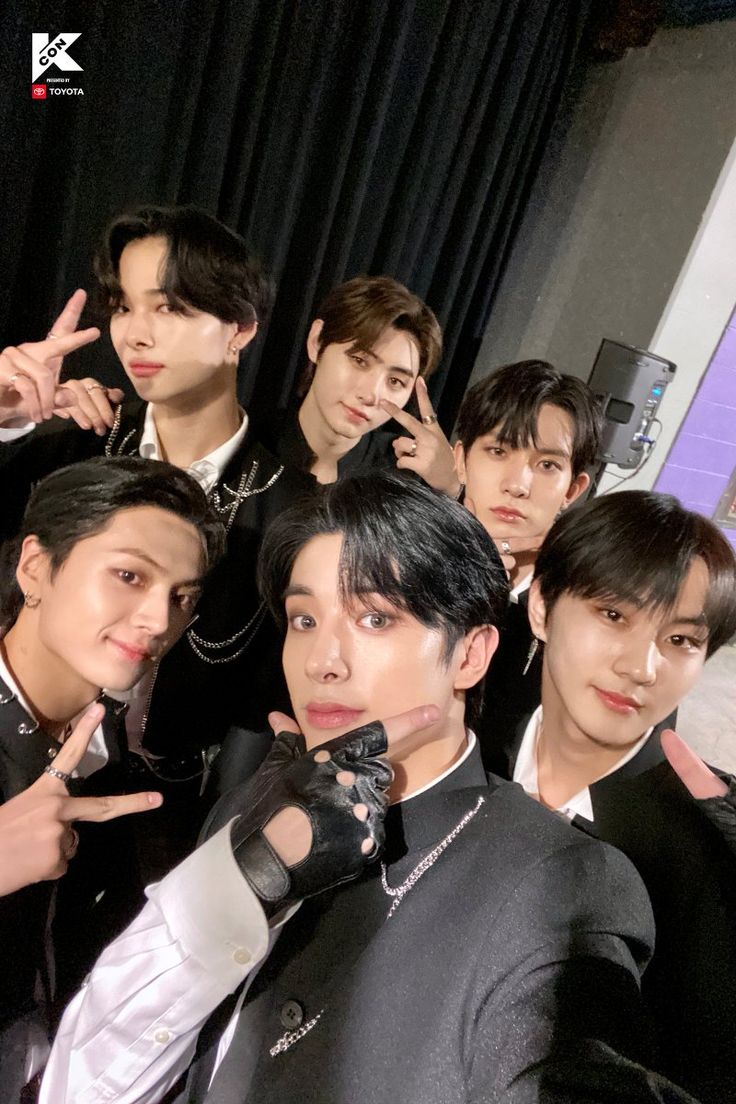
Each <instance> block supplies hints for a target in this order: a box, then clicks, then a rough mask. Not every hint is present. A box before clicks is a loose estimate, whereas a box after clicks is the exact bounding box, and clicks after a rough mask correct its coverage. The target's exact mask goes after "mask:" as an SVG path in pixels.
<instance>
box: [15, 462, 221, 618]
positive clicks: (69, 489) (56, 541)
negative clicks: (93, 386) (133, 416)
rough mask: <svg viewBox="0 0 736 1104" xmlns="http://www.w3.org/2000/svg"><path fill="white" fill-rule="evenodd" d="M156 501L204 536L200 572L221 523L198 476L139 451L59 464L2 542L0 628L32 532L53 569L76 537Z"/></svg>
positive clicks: (215, 554)
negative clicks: (14, 534) (13, 533)
mask: <svg viewBox="0 0 736 1104" xmlns="http://www.w3.org/2000/svg"><path fill="white" fill-rule="evenodd" d="M139 506H157V507H158V508H159V509H161V510H167V511H168V512H169V513H172V514H176V516H177V517H180V518H183V519H184V521H188V522H189V523H190V524H191V525H193V526H194V527H195V528H196V529H197V530H198V532H199V535H200V537H201V540H202V575H205V574H206V572H207V571H209V570H210V568H212V567H213V566H214V564H215V563H216V562H217V560H218V559H219V558H220V556H221V555H222V553H223V551H224V548H225V531H224V528H223V526H222V523H221V522H220V519H219V518H218V517H217V514H215V512H214V511H213V510H212V507H211V506H210V505H209V503H208V501H207V498H206V496H205V494H204V491H203V490H202V488H201V487H200V486H199V484H198V483H197V482H196V481H195V480H194V479H192V477H191V476H190V475H187V473H186V472H184V471H181V469H180V468H175V467H174V466H173V465H172V464H165V463H163V462H161V461H158V460H144V459H142V458H141V457H140V456H120V457H115V458H111V459H108V458H106V457H103V456H98V457H95V458H94V459H92V460H84V461H82V462H81V463H79V464H71V465H70V466H69V467H67V468H60V469H59V470H58V471H56V472H54V473H53V474H52V475H49V476H47V477H46V479H44V480H42V481H41V483H39V484H38V486H37V487H36V488H35V489H34V491H33V494H32V495H31V497H30V498H29V500H28V505H27V506H26V511H25V514H24V515H23V521H22V523H21V528H20V532H19V534H18V536H17V537H15V538H14V539H13V540H11V541H6V542H5V544H3V546H2V548H0V630H2V631H7V629H9V628H10V626H11V625H12V624H13V622H14V621H15V619H16V618H17V616H18V613H19V612H20V608H21V606H22V604H23V595H22V594H21V591H20V587H19V586H18V583H17V580H16V578H15V570H16V567H17V565H18V559H19V556H20V548H21V545H22V543H23V541H24V540H25V538H26V537H27V536H30V535H31V534H33V535H35V536H36V537H37V538H38V540H39V542H40V544H41V546H42V547H43V548H44V549H45V551H46V552H47V553H48V554H49V557H50V563H51V572H52V577H53V574H55V573H56V572H57V571H58V570H59V568H60V567H61V566H62V564H63V563H64V561H65V560H66V559H67V557H68V556H69V554H70V553H71V551H72V549H73V548H74V546H75V545H76V544H78V543H79V541H82V540H85V539H86V538H87V537H93V536H94V535H95V534H96V533H100V532H102V530H103V529H105V528H106V526H107V525H108V524H109V522H110V521H112V519H113V517H114V516H115V514H117V513H118V512H119V511H120V510H129V509H133V508H134V507H139Z"/></svg>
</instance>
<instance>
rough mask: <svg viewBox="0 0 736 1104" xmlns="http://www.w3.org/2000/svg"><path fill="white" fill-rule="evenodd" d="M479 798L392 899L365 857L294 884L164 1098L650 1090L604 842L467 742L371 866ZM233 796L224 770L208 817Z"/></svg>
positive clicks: (647, 1094)
mask: <svg viewBox="0 0 736 1104" xmlns="http://www.w3.org/2000/svg"><path fill="white" fill-rule="evenodd" d="M481 798H482V804H481V805H480V806H479V807H478V809H477V812H476V813H475V815H472V816H471V817H470V819H469V820H467V822H466V823H465V826H464V827H463V828H462V829H461V830H460V831H459V832H457V834H456V836H455V838H454V839H453V840H452V841H451V842H450V843H449V845H448V846H447V849H446V851H445V852H444V853H442V854H440V855H439V856H438V857H436V861H434V862H433V863H431V864H430V865H429V867H428V869H427V870H426V872H425V873H424V874H423V875H422V876H421V877H420V878H419V879H418V880H417V881H416V883H415V884H414V886H413V888H411V889H410V890H409V891H408V893H407V894H406V896H405V897H404V899H403V900H402V902H401V904H400V906H399V907H398V908H397V909H396V910H395V912H394V914H393V915H391V916H390V917H389V915H388V914H389V909H390V906H391V898H390V897H388V896H387V895H386V893H385V892H384V889H383V888H382V884H381V875H380V868H379V867H378V865H375V866H373V867H371V868H369V870H368V872H367V873H366V875H364V876H363V877H362V878H360V879H359V880H357V881H356V882H353V883H350V884H348V885H345V886H342V887H339V888H337V889H335V890H334V891H331V892H329V893H326V894H323V895H321V896H320V897H317V898H315V899H313V900H311V901H307V902H305V903H303V904H302V906H301V908H300V910H299V912H298V913H297V914H296V916H295V917H293V918H292V919H291V920H290V921H289V922H288V923H287V925H286V927H285V930H284V931H283V932H282V934H281V936H280V938H279V940H278V942H277V943H276V946H275V948H274V950H273V951H272V952H271V955H270V957H269V958H268V960H267V961H266V963H265V965H264V966H263V967H262V968H261V970H260V971H259V973H258V974H257V976H256V978H255V980H254V982H253V984H252V986H251V989H250V990H249V992H248V995H247V997H246V1001H245V1006H244V1008H243V1011H242V1012H241V1014H240V1017H239V1022H238V1028H237V1030H236V1034H235V1038H234V1040H233V1043H232V1046H231V1048H230V1051H229V1052H228V1054H227V1056H226V1058H225V1061H224V1063H223V1065H222V1066H221V1067H220V1069H219V1070H218V1071H217V1074H216V1077H215V1080H214V1082H213V1085H212V1088H211V1089H208V1083H209V1079H210V1074H211V1070H212V1066H213V1061H214V1053H215V1050H216V1047H217V1042H218V1039H219V1036H220V1034H221V1031H222V1029H223V1027H224V1025H225V1024H226V1023H227V1020H228V1017H229V1015H230V1012H231V1009H232V1007H233V1001H234V998H233V1000H231V1001H229V1002H226V1005H225V1006H224V1007H223V1008H222V1009H221V1011H220V1013H219V1014H218V1013H216V1014H215V1016H214V1017H213V1018H212V1020H211V1021H210V1023H209V1024H208V1025H207V1027H206V1028H205V1030H204V1031H203V1032H202V1035H201V1037H200V1047H199V1058H198V1060H197V1062H196V1063H195V1066H194V1067H193V1070H192V1073H191V1076H190V1080H189V1083H188V1086H187V1088H186V1090H185V1092H184V1094H183V1095H182V1096H181V1098H180V1099H181V1101H182V1102H183V1101H186V1102H188V1104H201V1102H203V1101H206V1102H207V1104H246V1102H251V1101H254V1102H255V1101H258V1102H259V1104H271V1102H274V1104H275V1102H277V1101H278V1102H279V1104H282V1102H283V1101H287V1100H294V1101H296V1100H298V1101H299V1104H313V1102H314V1104H316V1102H318V1104H332V1102H334V1104H348V1102H350V1104H352V1102H356V1104H357V1102H361V1104H395V1101H396V1100H399V1099H400V1100H401V1101H402V1102H404V1104H460V1102H462V1104H467V1102H481V1101H483V1102H494V1101H498V1102H501V1101H503V1102H504V1104H521V1102H525V1104H526V1102H529V1101H541V1100H545V1101H559V1102H560V1104H561V1102H563V1101H564V1102H565V1104H570V1101H572V1100H575V1101H578V1102H580V1104H582V1102H585V1101H591V1102H592V1101H596V1102H599V1101H604V1100H605V1101H609V1102H613V1101H626V1102H627V1104H631V1101H640V1100H641V1101H645V1100H646V1101H653V1100H664V1099H665V1097H664V1096H661V1097H660V1096H659V1095H657V1093H656V1091H655V1090H654V1087H653V1085H652V1082H651V1079H650V1078H649V1076H648V1075H647V1074H646V1073H644V1071H643V1070H642V1069H641V1068H640V1067H638V1066H635V1065H633V1064H632V1062H631V1059H633V1060H636V1059H641V1060H643V1061H644V1062H646V1061H647V1059H648V1057H649V1054H648V1046H647V1037H646V1031H645V1029H644V1024H643V1017H642V1008H641V1002H640V997H639V991H638V980H639V969H640V967H641V966H643V964H644V963H645V962H646V960H647V958H648V956H649V952H650V948H651V938H652V926H651V913H650V908H649V903H648V901H647V898H646V894H645V892H644V889H643V886H642V885H641V882H640V880H639V879H638V878H637V877H636V875H635V873H634V871H633V870H632V868H631V866H630V864H629V863H628V861H627V860H626V859H625V858H624V857H623V856H622V855H621V854H620V853H619V852H617V851H615V850H613V849H611V848H606V847H604V846H602V845H600V844H598V843H597V842H596V841H593V840H588V839H586V837H585V836H583V835H582V833H578V834H576V833H575V832H574V831H573V830H572V829H571V828H570V826H569V825H567V824H565V823H564V822H562V821H561V820H560V819H559V818H557V817H555V816H554V815H553V814H551V813H549V812H547V811H546V810H545V809H542V808H541V807H540V806H537V805H535V804H534V803H533V802H531V801H529V800H528V799H527V798H526V797H525V796H524V794H523V792H522V791H521V789H520V788H519V787H517V786H511V785H504V784H502V783H499V781H498V780H494V779H491V780H490V782H489V781H488V780H487V778H486V776H485V774H484V772H483V770H482V767H481V763H480V759H479V756H478V755H477V753H475V754H474V755H471V757H469V759H468V760H467V761H466V762H465V763H464V764H463V765H462V766H461V767H460V768H458V770H457V771H455V772H454V773H453V774H452V775H451V776H450V777H449V778H448V779H446V780H445V781H444V782H443V783H440V784H439V785H438V786H437V787H435V788H433V789H432V790H430V791H429V792H428V793H426V794H424V795H420V796H418V797H416V798H414V799H412V800H411V801H408V802H406V803H404V804H401V805H398V806H394V807H392V809H390V810H389V814H388V818H387V841H388V842H387V850H386V853H385V861H386V864H387V868H388V870H387V878H388V883H389V885H391V886H393V887H395V886H397V885H399V884H401V883H402V882H403V881H404V880H405V879H406V878H407V877H408V876H409V874H410V873H411V872H412V871H413V870H414V869H415V868H416V866H417V865H418V863H419V862H420V861H421V860H423V859H424V858H425V857H427V856H428V855H430V854H431V852H432V851H433V849H434V848H435V847H437V845H438V844H440V843H441V841H443V840H444V839H446V838H447V836H448V835H449V834H450V833H452V832H453V830H454V829H456V828H457V826H458V824H459V823H460V822H461V821H462V820H463V818H465V817H466V815H467V814H468V813H472V812H473V810H475V809H476V807H477V806H478V802H479V800H480V799H481ZM243 799H244V794H243V791H242V789H241V790H239V791H235V792H234V793H233V794H231V795H228V796H226V797H225V798H224V799H223V800H222V801H221V802H220V803H219V805H218V806H217V807H216V809H215V811H214V815H213V817H212V818H211V821H210V823H209V825H208V831H210V832H214V831H216V830H217V829H218V828H219V827H220V826H221V825H222V824H224V823H226V822H227V820H228V819H229V818H230V817H231V816H232V815H233V814H235V813H236V812H237V811H238V809H239V808H240V805H241V802H242V801H243ZM294 1031H295V1032H296V1034H294V1035H293V1036H292V1032H294ZM288 1044H291V1045H288ZM623 1054H626V1055H627V1056H628V1059H629V1060H628V1061H627V1060H625V1059H624V1058H623V1057H622V1055H623ZM667 1099H669V1100H671V1101H674V1100H676V1099H677V1100H679V1099H681V1097H680V1096H677V1095H674V1094H673V1095H672V1096H670V1097H668V1098H667Z"/></svg>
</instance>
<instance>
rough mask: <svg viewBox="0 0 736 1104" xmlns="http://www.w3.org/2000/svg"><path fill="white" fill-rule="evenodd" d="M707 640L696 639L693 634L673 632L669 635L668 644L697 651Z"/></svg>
mask: <svg viewBox="0 0 736 1104" xmlns="http://www.w3.org/2000/svg"><path fill="white" fill-rule="evenodd" d="M706 643H707V641H705V640H698V639H697V637H694V636H685V635H684V634H683V633H673V635H672V636H671V637H670V644H673V645H674V646H675V648H679V649H682V650H687V651H693V652H699V651H701V649H702V648H704V647H705V645H706Z"/></svg>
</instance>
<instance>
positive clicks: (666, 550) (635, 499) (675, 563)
mask: <svg viewBox="0 0 736 1104" xmlns="http://www.w3.org/2000/svg"><path fill="white" fill-rule="evenodd" d="M697 559H701V560H702V561H703V562H704V563H705V566H706V567H707V569H708V591H707V594H706V598H705V603H704V608H703V610H702V615H703V621H704V624H705V625H706V627H707V629H708V643H707V646H706V656H711V655H712V654H713V653H714V652H715V651H717V650H718V648H720V647H721V645H722V644H725V643H726V642H727V641H728V640H730V638H731V637H732V636H733V635H734V633H736V555H735V554H734V551H733V549H732V548H731V545H730V544H729V543H728V541H727V540H726V538H725V537H724V536H723V534H722V533H721V531H720V530H719V529H718V528H717V527H716V526H715V525H714V524H713V522H711V521H708V519H707V518H704V517H702V516H701V515H700V514H696V513H694V512H693V511H691V510H686V509H685V507H684V506H683V505H682V504H681V503H680V502H679V501H678V500H677V499H676V498H674V497H673V496H672V495H664V494H656V493H655V492H653V491H621V492H619V493H616V494H610V495H604V496H603V497H602V498H594V499H592V500H590V501H588V502H586V503H585V504H584V505H583V506H580V507H578V508H576V509H575V510H571V511H570V512H569V513H568V514H563V515H562V517H560V518H558V520H557V521H556V522H555V524H554V525H553V527H552V529H551V530H550V531H549V533H548V534H547V537H546V539H545V541H544V544H543V545H542V548H541V550H540V553H539V555H538V557H537V561H536V564H535V567H534V578H535V579H536V580H538V581H539V586H540V589H541V593H542V597H543V599H544V602H545V606H546V608H547V612H548V613H549V612H550V611H551V610H552V609H553V607H554V605H555V602H556V601H557V600H558V598H560V597H561V596H562V595H563V594H572V595H574V596H576V597H578V598H593V599H603V600H605V601H614V602H630V603H631V604H632V605H634V606H636V607H638V608H640V609H647V608H650V609H661V610H664V611H667V610H670V609H673V608H674V605H675V602H676V601H677V596H678V594H679V592H680V588H681V587H682V585H683V583H684V582H685V577H686V576H687V573H688V571H689V570H690V567H691V566H692V564H693V562H694V561H695V560H697ZM700 612H701V611H698V613H700Z"/></svg>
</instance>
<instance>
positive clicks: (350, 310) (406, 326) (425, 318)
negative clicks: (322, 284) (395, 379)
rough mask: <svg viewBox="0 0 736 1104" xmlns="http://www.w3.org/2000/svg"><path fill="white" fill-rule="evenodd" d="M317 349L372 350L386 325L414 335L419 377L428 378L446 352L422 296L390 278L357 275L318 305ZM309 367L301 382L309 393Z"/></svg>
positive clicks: (310, 370)
mask: <svg viewBox="0 0 736 1104" xmlns="http://www.w3.org/2000/svg"><path fill="white" fill-rule="evenodd" d="M317 318H320V319H321V320H322V332H321V333H320V335H319V342H318V344H319V351H320V353H322V351H323V350H324V349H326V348H327V346H328V345H345V344H347V343H348V342H350V344H351V350H350V351H351V352H356V353H357V352H371V350H372V349H373V346H374V345H375V344H376V342H377V341H378V339H379V338H380V337H381V334H382V333H383V332H384V330H385V329H386V328H387V327H388V326H393V327H394V329H396V330H402V331H403V332H404V333H407V334H409V336H410V337H413V338H414V340H415V341H416V343H417V347H418V349H419V375H420V376H424V377H425V378H426V377H427V376H430V375H431V374H432V372H433V371H434V370H435V368H436V367H437V364H438V363H439V359H440V355H441V353H442V330H441V329H440V324H439V322H438V321H437V319H436V318H435V316H434V313H433V312H432V311H431V310H430V309H429V307H428V306H427V304H426V303H424V302H423V301H422V300H421V299H420V298H419V296H417V295H414V294H413V292H411V291H409V289H408V288H405V287H404V285H403V284H400V283H399V282H398V280H394V279H392V277H390V276H356V277H355V278H354V279H352V280H348V281H347V283H344V284H340V285H339V286H338V287H336V288H333V290H332V291H331V292H330V293H329V295H328V296H327V298H326V299H324V301H323V302H322V303H321V304H320V306H319V309H318V311H317ZM314 367H315V366H314V365H313V364H311V365H309V367H308V369H307V374H306V376H305V379H304V380H303V389H304V391H306V390H308V388H309V384H310V383H311V380H312V376H313V375H314Z"/></svg>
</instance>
